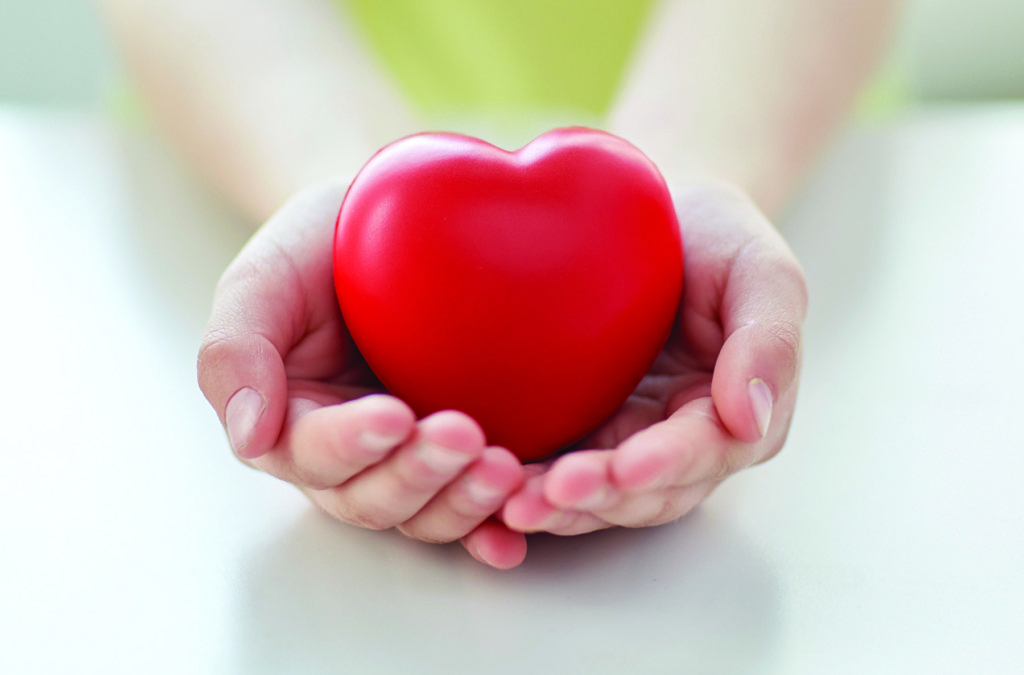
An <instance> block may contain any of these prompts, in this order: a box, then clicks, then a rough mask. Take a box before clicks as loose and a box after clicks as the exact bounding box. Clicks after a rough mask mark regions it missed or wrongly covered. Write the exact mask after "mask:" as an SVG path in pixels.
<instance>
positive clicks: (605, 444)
mask: <svg viewBox="0 0 1024 675" xmlns="http://www.w3.org/2000/svg"><path fill="white" fill-rule="evenodd" d="M673 194H674V198H675V202H676V209H677V213H678V215H679V221H680V227H681V228H682V232H683V241H684V245H685V247H686V260H685V270H684V274H685V283H684V289H683V298H682V302H681V307H680V310H679V315H678V318H677V321H676V325H675V327H674V329H673V332H672V335H671V336H670V338H669V340H668V343H667V344H666V345H665V348H664V349H663V350H662V352H661V353H660V355H659V356H658V358H657V360H656V361H655V363H654V365H653V366H652V367H651V369H650V371H649V373H648V374H647V376H646V377H645V378H644V379H643V381H642V382H641V384H640V386H639V387H638V388H637V389H636V391H635V392H634V394H633V395H632V396H631V397H630V398H629V399H628V400H627V401H626V403H625V404H624V405H623V406H622V408H621V409H620V410H619V412H618V413H616V414H615V415H614V416H613V417H612V418H611V419H609V420H608V421H607V422H606V423H605V424H603V425H602V426H601V427H600V428H599V429H597V430H596V431H595V432H594V433H592V434H591V435H589V436H588V437H587V438H585V439H584V440H583V441H581V442H580V443H579V444H577V446H576V447H577V448H578V450H576V451H574V452H570V453H568V454H565V455H563V456H561V457H559V458H558V459H556V460H554V461H553V462H550V463H548V464H545V465H528V466H527V467H526V468H527V472H528V474H529V477H528V478H527V480H526V482H525V483H524V484H523V486H522V488H520V489H519V490H518V491H517V492H516V493H515V494H514V495H512V496H511V497H510V498H509V499H508V501H507V502H506V504H505V506H504V508H503V510H502V513H501V520H502V521H503V522H504V523H505V524H506V525H507V526H509V527H510V528H511V529H513V530H517V531H521V532H539V531H546V532H551V533H554V534H562V535H571V534H581V533H585V532H590V531H593V530H598V529H602V528H606V527H611V526H616V525H618V526H626V527H643V526H649V525H659V524H662V523H666V522H669V521H672V520H675V519H677V518H679V517H681V516H682V515H684V514H686V513H687V512H688V511H690V510H691V509H693V508H694V507H695V506H696V505H697V504H699V503H700V502H701V501H702V500H703V499H704V498H705V497H707V496H708V494H710V493H711V491H712V490H714V488H715V487H716V486H718V485H719V484H720V483H721V482H722V481H723V480H724V479H725V478H727V477H728V476H730V475H732V474H734V473H736V472H737V471H740V470H742V469H744V468H746V467H748V466H751V465H753V464H757V463H759V462H763V461H766V460H768V459H770V458H771V457H773V456H774V455H775V454H776V453H778V452H779V450H780V449H781V448H782V445H783V443H784V442H785V439H786V434H787V432H788V430H789V426H790V420H791V418H792V415H793V409H794V405H795V402H796V394H797V383H798V378H799V370H800V356H801V329H802V324H803V320H804V315H805V312H806V307H807V289H806V283H805V280H804V275H803V272H802V271H801V268H800V266H799V264H798V263H797V261H796V259H795V258H794V256H793V254H792V253H791V252H790V250H789V248H788V247H787V246H786V244H785V242H784V241H783V239H782V237H781V236H780V235H779V234H778V232H776V230H775V229H774V228H773V227H772V225H771V224H770V223H769V222H768V220H767V219H766V218H765V217H764V216H763V215H762V214H761V213H760V212H759V211H758V210H757V208H756V207H755V206H754V205H753V203H752V202H751V201H750V200H749V199H747V198H746V197H745V196H744V195H743V194H742V193H741V192H740V191H738V190H736V189H734V188H731V187H729V186H726V185H719V184H700V185H696V184H695V185H688V186H685V187H682V188H680V189H678V190H673Z"/></svg>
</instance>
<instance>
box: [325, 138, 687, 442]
mask: <svg viewBox="0 0 1024 675" xmlns="http://www.w3.org/2000/svg"><path fill="white" fill-rule="evenodd" d="M334 280H335V288H336V291H337V295H338V301H339V304H340V306H341V311H342V315H343V317H344V320H345V323H346V325H347V326H348V329H349V331H350V333H351V335H352V338H353V340H354V341H355V343H356V346H357V347H358V348H359V350H360V351H361V353H362V354H363V357H364V358H365V359H366V361H367V363H368V364H369V366H370V368H371V369H372V370H373V371H374V373H375V374H376V375H377V377H379V378H380V380H381V382H382V383H383V384H384V386H385V387H386V388H387V389H388V390H389V391H390V392H391V393H392V394H394V395H395V396H398V397H399V398H401V399H402V400H404V401H406V402H407V403H408V404H409V405H410V406H412V408H413V410H415V411H416V413H417V414H418V415H421V416H422V415H427V414H429V413H432V412H436V411H438V410H448V409H453V410H460V411H463V412H465V413H467V414H469V415H470V416H472V417H473V418H474V419H476V421H477V422H479V423H480V425H481V426H482V427H483V429H484V431H485V433H486V435H487V439H488V442H489V443H492V444H495V445H501V446H504V447H507V448H508V449H510V450H511V451H512V452H514V453H515V454H516V455H517V456H518V457H519V458H520V459H521V460H523V461H534V460H538V459H543V458H545V457H548V456H550V455H552V454H554V453H555V452H557V451H558V450H559V449H561V448H563V447H565V446H566V445H569V444H571V443H573V442H575V441H577V440H579V439H580V438H582V437H583V436H584V435H586V434H587V433H588V432H589V431H591V430H593V429H594V428H595V427H596V426H598V425H599V424H600V423H601V422H602V421H604V420H605V419H607V418H608V417H609V416H610V415H612V414H613V413H614V412H615V411H616V410H617V409H618V408H619V407H620V406H621V405H622V403H623V402H624V401H625V400H626V399H627V398H628V397H629V395H630V394H631V393H632V392H633V390H634V389H635V388H636V386H637V384H639V382H640V380H641V379H642V378H643V376H644V374H645V373H646V372H647V370H648V369H649V368H650V366H651V364H652V363H653V362H654V359H655V357H656V356H657V354H658V352H659V351H660V350H661V348H662V347H663V346H664V344H665V341H666V340H667V338H668V335H669V332H670V331H671V328H672V325H673V323H674V320H675V316H676V312H677V310H678V307H679V300H680V294H681V292H682V283H683V244H682V240H681V236H680V233H679V226H678V221H677V219H676V215H675V210H674V208H673V205H672V199H671V196H670V195H669V191H668V188H667V187H666V185H665V181H664V180H663V179H662V177H661V174H660V173H659V172H658V170H657V168H656V167H655V166H654V164H653V163H652V162H651V161H650V160H649V159H648V158H647V157H646V156H644V155H643V153H641V152H640V151H639V150H638V149H636V148H635V147H634V146H632V145H631V144H629V143H627V142H626V141H624V140H622V139H620V138H618V137H616V136H612V135H610V134H607V133H604V132H601V131H596V130H593V129H584V128H568V129H556V130H554V131H550V132H548V133H546V134H544V135H542V136H540V137H538V138H537V139H535V140H534V141H533V142H531V143H530V144H528V145H526V146H525V147H523V148H521V149H519V150H517V151H515V152H508V151H505V150H502V149H501V148H498V147H495V146H493V145H491V144H489V143H486V142H484V141H482V140H479V139H476V138H471V137H468V136H461V135H457V134H441V133H437V134H418V135H415V136H410V137H407V138H404V139H401V140H399V141H396V142H394V143H392V144H390V145H388V146H386V147H385V148H383V149H382V150H380V151H379V152H378V153H377V154H376V155H374V156H373V157H372V158H371V159H370V161H369V162H368V163H367V164H366V165H365V166H364V167H363V168H362V170H361V171H360V172H359V174H358V175H357V176H356V178H355V180H354V181H353V182H352V184H351V186H350V187H349V190H348V193H347V194H346V195H345V200H344V202H343V204H342V207H341V211H340V213H339V215H338V221H337V227H336V230H335V240H334Z"/></svg>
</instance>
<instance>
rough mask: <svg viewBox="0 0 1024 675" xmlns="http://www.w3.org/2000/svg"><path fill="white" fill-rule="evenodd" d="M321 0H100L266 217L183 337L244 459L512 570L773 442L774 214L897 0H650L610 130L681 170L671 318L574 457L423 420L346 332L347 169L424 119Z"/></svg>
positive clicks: (164, 95) (181, 113)
mask: <svg viewBox="0 0 1024 675" xmlns="http://www.w3.org/2000/svg"><path fill="white" fill-rule="evenodd" d="M327 1H328V0H303V1H301V2H299V1H297V0H258V1H257V0H247V1H246V2H241V1H240V0H214V1H210V0H203V1H200V0H181V2H176V3H166V2H161V1H159V0H101V2H100V4H101V6H102V7H103V9H104V10H105V13H106V16H107V17H108V19H109V24H110V26H111V28H112V32H113V33H114V35H115V36H116V37H117V38H118V40H119V41H120V44H121V46H122V51H123V53H124V54H125V55H126V57H127V62H128V65H129V67H130V68H131V70H132V71H133V72H134V74H135V76H136V81H137V82H138V83H139V87H140V90H141V92H142V94H143V96H144V97H145V98H146V100H147V102H148V103H149V105H150V108H151V110H152V112H153V115H154V117H155V118H156V119H157V121H158V122H159V123H160V124H161V126H162V127H163V128H164V129H166V130H167V132H168V134H169V135H170V136H171V137H172V138H173V139H175V140H176V141H177V144H178V146H179V147H180V148H181V149H182V151H183V153H184V154H185V155H186V156H187V157H189V158H190V159H191V160H192V161H193V162H194V163H195V164H196V165H197V166H198V167H200V168H201V170H203V171H204V172H205V174H206V175H207V177H208V178H209V180H210V181H211V182H212V183H213V184H214V185H216V186H217V187H218V188H219V189H220V190H221V191H222V192H223V193H224V194H225V195H226V196H227V197H228V198H229V199H230V200H231V201H232V202H233V203H235V204H237V205H238V206H239V207H240V208H241V209H243V210H245V211H246V212H248V213H249V214H251V215H252V216H253V218H254V221H255V222H262V221H263V220H266V219H267V218H268V216H270V215H271V214H274V215H273V216H272V217H270V218H269V220H267V222H266V224H265V225H264V226H262V227H261V228H260V229H259V230H258V231H257V233H256V235H255V236H254V237H253V239H252V240H251V241H250V243H249V244H248V245H247V246H246V247H245V248H244V249H243V250H242V251H241V252H240V253H239V255H238V257H237V259H236V260H235V261H234V263H232V265H231V266H230V268H229V269H228V270H227V271H226V272H225V274H224V276H223V278H222V279H221V281H220V283H219V285H218V288H217V290H216V293H215V298H214V307H213V312H212V316H211V319H210V323H209V326H208V330H207V333H206V336H205V338H204V340H203V344H202V347H201V350H200V354H199V361H198V373H199V381H200V386H201V388H202V390H203V392H204V394H205V395H206V397H207V398H208V400H209V401H210V403H211V405H212V406H213V408H214V410H215V411H216V412H217V414H218V416H219V417H220V419H221V421H222V423H224V425H225V428H226V430H227V432H228V437H229V440H230V442H231V445H232V447H233V449H234V451H235V454H236V455H237V456H238V457H239V459H240V460H241V461H243V462H244V463H246V464H247V465H249V466H252V467H254V468H256V469H259V470H261V471H265V472H267V473H269V474H271V475H273V476H276V477H278V478H280V479H282V480H285V481H288V482H291V483H294V484H295V485H296V486H298V487H299V489H301V490H302V491H303V492H304V493H305V494H307V495H308V496H309V498H310V499H311V500H312V501H313V502H314V503H315V504H317V505H318V506H319V507H320V508H321V509H323V510H324V511H325V512H327V513H329V514H331V515H332V516H334V517H336V518H338V519H339V520H342V521H345V522H349V523H352V524H354V525H358V526H361V527H368V528H372V529H384V528H390V527H396V528H398V529H400V530H401V531H402V532H404V533H405V534H407V535H408V536H410V537H414V538H417V539H420V540H423V541H427V542H449V541H455V540H459V541H461V542H462V544H463V545H464V546H465V548H466V549H467V551H468V552H469V553H470V554H471V555H472V556H473V557H474V558H476V559H477V560H479V561H481V562H483V563H485V564H488V565H491V566H493V567H496V568H500V569H507V568H511V567H514V566H516V565H518V564H519V563H521V562H522V561H523V559H524V557H525V555H526V547H527V539H526V536H525V533H528V532H541V531H546V532H552V533H555V534H563V535H569V534H578V533H583V532H589V531H592V530H597V529H602V528H606V527H610V526H625V527H644V526H651V525H658V524H662V523H666V522H669V521H672V520H674V519H677V518H679V517H680V516H682V515H683V514H685V513H687V512H688V511H690V510H691V509H692V508H694V507H695V506H696V505H697V504H699V503H700V502H701V501H702V500H703V499H704V498H706V497H707V495H708V494H710V492H711V491H712V490H713V489H714V488H715V487H716V486H717V485H718V484H720V483H721V482H722V481H723V480H725V479H726V478H728V477H729V476H730V475H732V474H734V473H736V472H737V471H740V470H742V469H744V468H746V467H748V466H751V465H753V464H757V463H759V462H763V461H766V460H768V459H770V458H771V457H773V456H774V455H775V454H776V453H778V452H779V450H780V449H781V448H782V446H783V444H784V442H785V438H786V434H787V431H788V429H789V426H790V420H791V418H792V415H793V411H794V406H795V401H796V395H797V388H798V381H799V369H800V353H801V350H802V339H801V328H802V324H803V320H804V314H805V311H806V306H807V289H806V284H805V281H804V277H803V273H802V271H801V269H800V266H799V264H798V262H797V261H796V260H795V259H794V257H793V255H792V253H791V252H790V250H789V249H788V247H787V246H786V243H785V241H784V240H783V238H782V237H781V236H780V234H779V233H778V232H777V231H776V229H775V228H774V227H773V226H772V224H771V222H770V220H769V217H768V216H774V215H777V213H778V212H779V210H780V209H781V208H782V207H783V206H784V204H785V203H786V201H787V200H788V199H789V197H790V195H791V194H792V193H793V191H794V190H795V189H796V187H797V186H798V185H799V182H800V180H801V177H802V176H803V175H804V173H805V172H806V171H807V170H808V168H809V167H810V166H811V165H812V163H813V160H814V158H815V157H816V156H817V154H818V153H819V152H820V151H821V149H822V148H823V146H824V145H825V143H826V142H827V139H828V138H829V137H830V136H831V134H832V133H833V132H834V130H835V128H836V127H837V126H838V125H839V124H840V122H841V121H842V118H843V116H844V114H845V111H847V110H848V109H849V107H850V105H851V103H852V101H853V100H854V98H855V96H856V93H857V91H858V90H859V88H860V86H861V84H862V83H863V82H864V80H865V78H866V77H867V76H868V74H869V73H870V71H871V69H872V67H873V66H874V64H875V62H876V60H877V57H878V54H879V53H880V52H881V50H882V46H883V45H884V42H885V37H886V34H887V28H888V25H889V21H890V17H891V15H892V9H893V5H894V3H893V2H891V1H889V0H834V1H832V2H821V1H820V0H760V2H757V3H751V2H749V1H748V0H715V2H708V1H707V0H667V1H665V2H662V3H661V4H660V5H659V6H658V8H657V9H656V12H655V16H654V17H653V18H652V20H651V22H650V25H649V28H648V30H647V33H646V35H644V36H643V39H642V40H641V44H640V47H639V49H638V52H637V55H636V58H635V60H634V62H633V64H632V66H631V69H630V71H629V73H628V75H627V78H626V80H625V82H624V83H623V86H622V89H621V93H620V96H619V99H618V100H617V101H616V102H615V103H614V105H613V106H612V108H611V110H610V111H609V115H608V119H607V120H606V125H605V127H606V128H607V129H608V130H609V131H612V132H613V133H617V134H619V135H621V136H623V137H625V138H627V139H629V140H630V141H632V142H633V143H634V144H635V145H637V146H638V147H640V148H641V149H643V150H644V151H645V152H647V153H648V154H649V155H650V156H651V157H652V159H654V160H655V162H656V163H657V164H658V165H659V166H660V167H661V168H662V170H663V172H664V173H665V174H666V177H667V178H668V180H669V183H670V185H672V187H673V195H674V198H675V201H676V207H677V210H678V213H679V218H680V226H681V228H682V234H683V239H684V241H685V242H686V244H687V261H686V279H685V291H684V297H683V300H682V304H681V307H680V312H679V319H678V323H677V325H676V327H675V330H674V332H673V334H672V336H671V338H670V340H669V342H668V344H667V345H666V347H665V349H664V350H663V352H662V353H661V355H660V356H659V358H658V359H657V361H656V362H655V364H654V365H653V367H652V368H651V371H650V373H649V374H648V375H647V376H646V377H645V379H644V380H643V382H642V383H641V385H640V386H639V387H638V388H637V390H636V392H635V393H634V394H633V395H632V396H631V397H630V399H629V400H628V401H627V402H626V403H625V404H624V405H623V407H622V409H621V410H620V411H619V412H618V413H617V414H616V415H615V416H614V417H613V418H612V419H611V420H609V421H608V422H607V423H606V424H605V425H604V426H603V427H602V428H600V429H598V430H596V431H595V432H594V433H593V434H592V435H591V436H590V437H589V438H587V439H585V440H584V441H583V442H581V443H580V444H579V445H578V446H577V448H576V452H573V453H570V454H567V455H564V456H562V457H560V458H558V459H556V460H554V461H551V462H548V463H544V464H534V465H529V466H526V467H523V466H521V465H520V464H519V462H518V460H516V459H515V458H514V457H513V456H512V455H511V454H510V453H509V452H508V451H506V450H504V449H501V448H495V447H488V446H487V445H486V441H485V439H484V437H483V434H482V432H481V430H480V428H479V426H478V425H477V424H476V423H475V422H474V421H473V420H472V419H470V418H468V417H467V416H465V415H463V414H461V413H458V412H454V411H446V412H441V413H437V414H435V415H431V416H430V417H427V418H425V419H421V420H417V419H415V417H414V415H413V414H412V412H411V411H410V410H409V408H408V406H407V405H405V404H404V403H403V402H402V401H400V400H398V399H395V398H394V397H391V396H388V395H387V394H386V393H385V392H383V390H382V389H381V387H380V384H379V383H378V382H376V381H375V380H374V378H373V376H372V374H371V373H370V371H369V370H368V368H367V367H366V365H365V363H364V362H363V361H362V359H361V357H360V356H359V354H358V351H357V350H355V348H354V347H353V345H352V343H351V340H350V338H349V337H348V334H347V331H346V330H345V326H344V323H343V321H342V319H341V316H340V313H339V310H338V308H337V303H336V301H335V298H334V292H333V286H332V283H331V274H330V270H331V245H330V244H331V237H332V235H333V226H334V218H335V216H336V212H337V208H338V205H339V204H340V203H341V198H342V196H343V194H344V188H345V177H350V176H352V175H354V173H355V171H356V170H357V169H358V168H359V166H360V165H361V164H362V162H363V161H365V159H366V158H367V157H369V156H370V155H371V154H372V153H373V152H374V151H375V150H376V149H377V148H378V147H380V146H382V145H384V144H385V143H387V142H389V141H391V140H393V139H394V138H397V137H399V136H402V135H406V134H408V133H412V132H415V131H419V130H420V129H422V128H423V127H424V124H423V122H422V121H421V120H419V119H418V117H417V115H416V113H415V112H414V111H411V110H409V109H408V108H407V106H405V104H404V103H403V101H402V99H401V95H400V94H399V93H398V92H396V91H395V90H393V88H392V87H391V85H390V84H389V83H388V81H387V78H385V77H383V76H382V75H381V73H380V72H379V71H378V70H377V68H376V67H375V66H374V62H373V59H372V58H370V57H368V56H367V55H366V54H364V53H362V52H361V51H360V49H361V48H360V46H359V41H358V39H357V38H356V37H355V32H354V31H353V30H352V28H351V27H350V26H349V25H348V24H347V22H346V21H345V19H344V16H340V17H339V16H336V15H335V14H334V13H330V14H328V13H327V11H328V9H329V7H328V4H327ZM225 35H231V36H233V39H230V40H229V39H224V37H223V36H225ZM180 44H188V45H189V48H188V50H187V53H185V54H183V53H182V50H181V49H180V48H178V47H177V45H180ZM261 64H262V65H261ZM680 64H685V67H682V66H681V65H680ZM271 66H272V67H271ZM267 92H287V94H288V95H287V96H283V95H274V96H269V95H268V93H267ZM297 101H301V102H302V103H303V104H302V105H296V102H297ZM326 176H341V177H342V180H340V181H339V180H338V179H337V178H334V179H331V180H329V181H327V182H320V178H321V177H326ZM314 183H316V184H317V187H314V188H308V189H304V190H302V191H301V192H300V189H301V188H303V186H307V185H310V184H314ZM296 192H299V194H298V195H297V196H295V197H291V198H289V195H294V194H296ZM765 214H767V215H765Z"/></svg>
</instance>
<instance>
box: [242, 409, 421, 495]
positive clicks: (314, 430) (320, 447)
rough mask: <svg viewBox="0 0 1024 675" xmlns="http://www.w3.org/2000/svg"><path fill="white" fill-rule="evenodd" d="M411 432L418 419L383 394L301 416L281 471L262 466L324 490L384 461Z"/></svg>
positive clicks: (279, 474) (284, 453)
mask: <svg viewBox="0 0 1024 675" xmlns="http://www.w3.org/2000/svg"><path fill="white" fill-rule="evenodd" d="M415 429H416V415H415V414H414V413H413V411H412V409H410V408H409V406H408V405H406V404H405V403H403V402H402V401H400V400H398V399H397V398H395V397H393V396H386V395H383V394H374V395H370V396H364V397H362V398H357V399H355V400H353V401H349V402H347V403H342V404H339V405H331V406H325V407H322V408H319V409H316V410H313V411H312V412H309V413H307V414H305V415H303V416H302V417H301V418H300V419H298V420H297V421H296V422H295V423H294V425H293V426H292V428H291V430H290V431H289V433H288V437H287V442H286V443H285V447H284V448H283V449H282V452H281V457H280V459H279V464H282V465H283V467H278V468H273V467H265V466H263V464H262V463H261V464H260V467H261V468H264V470H266V471H267V472H268V473H271V474H273V475H275V476H278V477H279V478H282V479H284V480H287V481H288V482H291V483H295V484H297V485H303V486H306V487H310V488H313V489H316V490H323V489H327V488H330V487H334V486H336V485H340V484H341V483H344V482H345V481H346V480H348V479H349V478H351V477H352V476H355V475H356V474H358V473H359V472H360V471H363V470H364V469H366V468H367V467H368V466H371V465H373V464H376V463H378V462H381V461H384V460H385V459H386V458H387V457H389V456H390V454H391V453H392V452H393V451H394V450H395V449H396V448H398V447H399V446H400V445H402V443H404V442H405V441H406V440H408V439H409V438H410V437H411V436H412V434H413V432H414V431H415ZM275 452H276V451H275ZM271 454H274V453H271ZM269 457H270V455H267V458H268V459H269ZM275 459H277V458H275Z"/></svg>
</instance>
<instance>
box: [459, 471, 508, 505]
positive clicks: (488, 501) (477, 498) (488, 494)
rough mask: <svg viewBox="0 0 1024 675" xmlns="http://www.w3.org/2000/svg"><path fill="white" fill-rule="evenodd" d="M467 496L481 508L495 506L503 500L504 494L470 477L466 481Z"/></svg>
mask: <svg viewBox="0 0 1024 675" xmlns="http://www.w3.org/2000/svg"><path fill="white" fill-rule="evenodd" d="M466 494H467V495H469V498H470V499H471V500H473V501H474V502H476V503H477V504H479V505H480V506H493V505H494V504H496V503H497V502H498V501H499V500H500V499H501V497H502V495H503V494H504V493H503V492H502V491H501V490H499V489H497V488H495V487H491V486H490V485H487V484H486V483H484V482H483V481H480V480H478V479H476V478H473V477H472V476H470V477H468V478H467V479H466Z"/></svg>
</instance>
